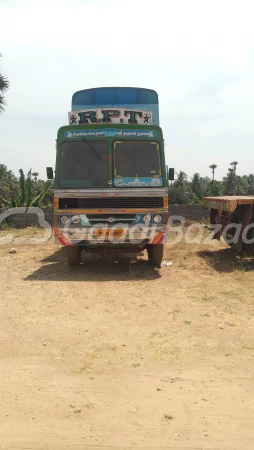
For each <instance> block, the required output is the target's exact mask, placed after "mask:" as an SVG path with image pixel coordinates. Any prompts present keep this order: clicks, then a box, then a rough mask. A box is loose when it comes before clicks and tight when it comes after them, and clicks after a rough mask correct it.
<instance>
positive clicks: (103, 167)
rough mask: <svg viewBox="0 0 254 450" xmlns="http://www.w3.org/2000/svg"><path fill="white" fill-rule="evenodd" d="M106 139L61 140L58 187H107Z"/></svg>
mask: <svg viewBox="0 0 254 450" xmlns="http://www.w3.org/2000/svg"><path fill="white" fill-rule="evenodd" d="M107 154H108V144H107V141H95V140H82V141H77V142H76V141H75V142H74V141H71V142H66V141H65V142H62V143H61V147H60V159H59V186H60V187H107V185H108V167H107Z"/></svg>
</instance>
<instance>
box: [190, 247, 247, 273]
mask: <svg viewBox="0 0 254 450" xmlns="http://www.w3.org/2000/svg"><path fill="white" fill-rule="evenodd" d="M198 255H199V256H200V257H201V258H203V259H204V260H205V261H206V263H207V264H208V265H209V266H211V267H213V268H214V269H215V270H217V272H234V271H235V270H240V271H243V272H249V271H251V270H254V259H253V258H248V257H247V256H246V255H240V254H239V253H237V252H234V251H233V250H232V249H231V248H225V249H221V250H217V251H214V250H207V251H200V252H198Z"/></svg>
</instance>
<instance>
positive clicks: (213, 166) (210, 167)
mask: <svg viewBox="0 0 254 450" xmlns="http://www.w3.org/2000/svg"><path fill="white" fill-rule="evenodd" d="M209 169H212V173H213V179H212V195H213V186H214V172H215V169H217V165H216V164H211V165H210V166H209Z"/></svg>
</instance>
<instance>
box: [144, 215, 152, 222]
mask: <svg viewBox="0 0 254 450" xmlns="http://www.w3.org/2000/svg"><path fill="white" fill-rule="evenodd" d="M143 222H144V223H149V222H151V214H146V215H145V216H144V217H143Z"/></svg>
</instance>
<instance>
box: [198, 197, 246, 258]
mask: <svg viewBox="0 0 254 450" xmlns="http://www.w3.org/2000/svg"><path fill="white" fill-rule="evenodd" d="M204 206H205V208H206V209H208V211H209V213H210V223H211V225H210V226H209V227H208V229H210V230H211V231H213V233H214V236H213V237H214V239H218V240H220V238H221V236H222V237H223V238H224V240H225V241H226V242H227V244H228V245H230V247H231V248H232V249H233V250H236V251H238V252H239V253H243V252H247V254H248V255H250V256H254V196H233V195H232V196H231V195H229V196H225V197H205V198H204Z"/></svg>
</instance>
